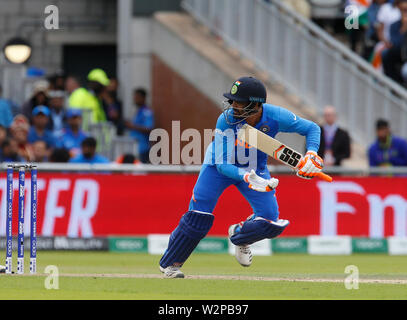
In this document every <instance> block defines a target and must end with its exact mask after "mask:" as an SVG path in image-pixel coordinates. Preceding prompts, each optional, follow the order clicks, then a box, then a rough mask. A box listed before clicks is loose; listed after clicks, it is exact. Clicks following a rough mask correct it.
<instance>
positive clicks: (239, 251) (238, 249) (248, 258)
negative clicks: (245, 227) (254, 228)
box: [229, 224, 253, 267]
mask: <svg viewBox="0 0 407 320" xmlns="http://www.w3.org/2000/svg"><path fill="white" fill-rule="evenodd" d="M237 226H239V224H232V225H231V226H230V227H229V238H230V237H232V236H233V235H234V234H235V230H236V227H237ZM235 257H236V260H237V262H239V263H240V264H241V265H242V266H243V267H249V266H250V265H251V264H252V259H253V256H252V252H251V250H250V246H248V245H247V246H236V245H235Z"/></svg>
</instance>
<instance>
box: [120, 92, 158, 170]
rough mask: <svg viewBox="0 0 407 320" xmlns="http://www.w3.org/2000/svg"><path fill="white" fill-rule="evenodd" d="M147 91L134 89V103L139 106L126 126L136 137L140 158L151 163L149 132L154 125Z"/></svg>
mask: <svg viewBox="0 0 407 320" xmlns="http://www.w3.org/2000/svg"><path fill="white" fill-rule="evenodd" d="M146 97H147V92H146V90H145V89H143V88H137V89H135V90H134V96H133V98H134V104H135V106H136V107H137V108H138V110H137V113H136V115H135V116H134V118H133V121H132V122H130V121H127V122H126V127H127V128H128V129H130V130H131V131H130V135H131V136H132V137H133V138H135V139H136V140H137V142H138V146H139V150H138V151H139V158H140V160H141V162H143V163H149V162H150V161H149V152H150V141H149V134H150V131H151V130H152V129H153V127H154V115H153V111H152V110H151V109H150V108H149V107H148V106H147V104H146Z"/></svg>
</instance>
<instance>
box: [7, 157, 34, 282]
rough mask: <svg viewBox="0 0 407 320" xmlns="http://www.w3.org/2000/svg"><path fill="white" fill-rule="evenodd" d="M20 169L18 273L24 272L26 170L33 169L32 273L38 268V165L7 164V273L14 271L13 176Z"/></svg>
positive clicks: (31, 208) (31, 209)
mask: <svg viewBox="0 0 407 320" xmlns="http://www.w3.org/2000/svg"><path fill="white" fill-rule="evenodd" d="M15 169H18V238H17V239H18V240H17V241H18V247H17V248H18V250H17V273H18V274H23V273H24V199H25V196H24V194H25V171H26V169H27V170H31V207H30V211H31V212H30V213H31V216H30V217H31V219H30V220H31V225H30V227H31V228H30V273H32V274H34V273H36V270H37V167H36V166H35V165H32V164H22V165H20V164H18V165H8V166H7V205H6V207H7V214H6V273H12V254H13V235H12V221H13V193H14V190H13V176H14V170H15Z"/></svg>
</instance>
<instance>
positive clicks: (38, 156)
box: [32, 140, 49, 162]
mask: <svg viewBox="0 0 407 320" xmlns="http://www.w3.org/2000/svg"><path fill="white" fill-rule="evenodd" d="M32 149H33V156H34V162H48V156H49V148H48V146H47V143H46V142H45V141H43V140H38V141H35V142H34V143H33V144H32Z"/></svg>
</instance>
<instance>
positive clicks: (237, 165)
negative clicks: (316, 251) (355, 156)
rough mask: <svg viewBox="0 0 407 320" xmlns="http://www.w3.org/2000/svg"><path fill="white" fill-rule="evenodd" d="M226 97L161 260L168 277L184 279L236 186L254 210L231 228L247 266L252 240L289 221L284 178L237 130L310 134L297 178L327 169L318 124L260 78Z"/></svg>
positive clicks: (274, 232)
mask: <svg viewBox="0 0 407 320" xmlns="http://www.w3.org/2000/svg"><path fill="white" fill-rule="evenodd" d="M224 97H225V98H226V99H227V100H226V101H224V104H226V107H225V109H224V112H223V113H222V114H221V115H220V116H219V118H218V120H217V124H216V130H215V138H214V141H212V143H211V144H210V145H209V146H208V149H207V150H206V154H205V160H204V164H203V165H202V168H201V171H200V174H199V177H198V180H197V182H196V184H195V187H194V189H193V193H192V198H191V201H190V204H189V208H188V211H187V212H186V213H185V214H184V215H183V216H182V218H181V220H180V222H179V224H178V226H177V228H176V229H175V230H174V231H173V232H172V234H171V236H170V240H169V243H168V248H167V250H166V251H165V253H164V255H163V256H162V258H161V260H160V263H159V264H160V271H161V272H163V273H164V274H165V277H167V278H184V274H183V272H182V271H181V270H180V269H181V267H182V265H183V264H184V263H185V261H186V260H187V259H188V257H189V256H190V255H191V253H192V251H193V250H194V249H195V248H196V246H197V245H198V243H199V242H200V241H201V240H202V239H203V238H204V237H205V236H206V234H207V233H208V232H209V230H210V228H211V227H212V224H213V220H214V215H213V213H212V212H213V210H214V208H215V206H216V203H217V201H218V198H219V197H220V195H221V194H222V193H223V191H224V190H225V189H226V188H228V187H229V186H231V185H234V186H236V188H237V189H238V190H239V191H240V193H241V194H242V195H243V196H244V197H245V198H246V200H247V201H248V202H249V204H250V206H251V208H252V210H253V213H252V214H251V215H250V216H249V217H248V218H247V220H246V221H243V222H240V223H237V224H233V225H231V226H230V227H229V238H230V241H231V242H232V243H233V244H234V245H235V246H236V247H235V250H236V251H235V256H236V259H237V261H238V262H239V263H240V264H241V265H242V266H245V267H248V266H250V265H251V263H252V254H251V251H250V245H251V244H253V243H255V242H257V241H260V240H263V239H272V238H275V237H277V236H279V235H280V234H281V233H282V232H283V231H284V229H285V228H286V227H287V226H288V224H289V221H288V220H283V219H279V210H278V204H277V200H276V196H275V189H276V188H277V186H278V182H279V181H278V179H275V178H272V177H271V176H270V173H269V171H268V170H267V157H268V156H267V154H265V153H264V152H261V151H260V150H256V149H254V148H251V147H250V146H249V145H247V144H245V143H241V142H239V141H238V140H237V131H238V130H239V128H240V127H241V126H242V125H243V124H245V123H247V124H249V125H251V126H252V127H254V128H256V129H258V130H260V131H262V132H263V133H266V134H267V135H269V136H271V137H273V138H274V137H275V135H276V134H277V133H278V132H296V133H298V134H300V135H303V136H305V137H306V148H307V153H306V154H305V155H304V157H303V158H302V159H301V160H300V162H299V164H298V166H297V167H296V174H297V176H299V177H301V178H304V179H312V178H313V177H315V176H316V175H317V174H318V173H319V172H320V171H321V170H322V168H323V160H322V159H321V158H320V157H319V156H318V155H317V152H318V149H319V143H320V128H319V126H318V125H317V124H315V123H314V122H312V121H309V120H305V119H302V118H300V117H298V116H296V115H295V114H293V113H292V112H290V111H288V110H286V109H284V108H282V107H278V106H274V105H271V104H267V103H266V97H267V93H266V88H265V86H264V85H263V83H262V82H261V81H259V80H257V79H255V78H253V77H242V78H239V79H238V80H237V81H235V82H234V83H233V85H232V88H231V90H230V92H228V93H225V94H224ZM252 149H254V151H255V152H253V150H252ZM242 153H243V154H244V155H245V156H247V155H248V156H247V158H245V159H247V161H246V162H245V163H242V161H239V160H241V159H239V154H242ZM240 158H242V157H240Z"/></svg>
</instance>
